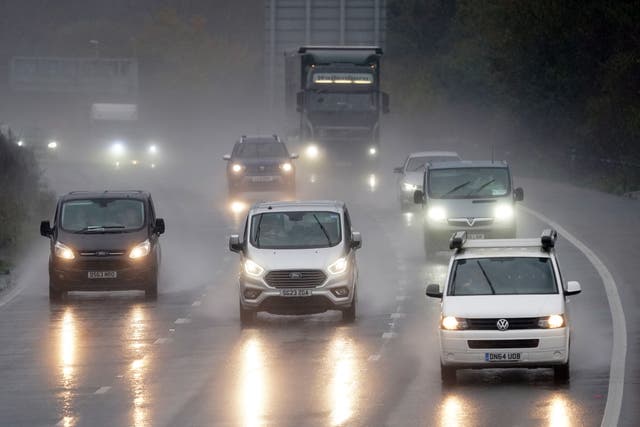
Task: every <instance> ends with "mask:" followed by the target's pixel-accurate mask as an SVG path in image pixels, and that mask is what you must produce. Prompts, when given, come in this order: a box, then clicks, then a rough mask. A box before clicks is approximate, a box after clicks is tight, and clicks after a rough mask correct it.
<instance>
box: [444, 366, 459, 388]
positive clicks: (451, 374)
mask: <svg viewBox="0 0 640 427" xmlns="http://www.w3.org/2000/svg"><path fill="white" fill-rule="evenodd" d="M440 378H441V379H442V384H444V385H455V384H456V382H457V381H458V375H457V372H456V368H454V367H452V366H445V365H443V364H442V363H440Z"/></svg>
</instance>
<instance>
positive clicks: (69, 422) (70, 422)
mask: <svg viewBox="0 0 640 427" xmlns="http://www.w3.org/2000/svg"><path fill="white" fill-rule="evenodd" d="M74 421H75V418H73V417H64V418H61V419H60V421H58V424H56V427H63V426H70V425H73V424H75V423H74Z"/></svg>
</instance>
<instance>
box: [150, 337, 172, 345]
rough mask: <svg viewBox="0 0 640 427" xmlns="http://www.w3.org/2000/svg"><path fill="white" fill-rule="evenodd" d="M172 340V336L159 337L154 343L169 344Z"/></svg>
mask: <svg viewBox="0 0 640 427" xmlns="http://www.w3.org/2000/svg"><path fill="white" fill-rule="evenodd" d="M170 342H171V338H158V339H157V340H155V341H154V342H153V343H154V344H156V345H157V344H167V343H170Z"/></svg>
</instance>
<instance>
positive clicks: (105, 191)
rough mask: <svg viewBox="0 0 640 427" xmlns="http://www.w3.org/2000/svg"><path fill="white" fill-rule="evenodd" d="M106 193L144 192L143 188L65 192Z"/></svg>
mask: <svg viewBox="0 0 640 427" xmlns="http://www.w3.org/2000/svg"><path fill="white" fill-rule="evenodd" d="M89 193H91V194H108V193H144V191H143V190H104V191H100V190H95V191H91V190H76V191H70V192H68V193H67V194H89Z"/></svg>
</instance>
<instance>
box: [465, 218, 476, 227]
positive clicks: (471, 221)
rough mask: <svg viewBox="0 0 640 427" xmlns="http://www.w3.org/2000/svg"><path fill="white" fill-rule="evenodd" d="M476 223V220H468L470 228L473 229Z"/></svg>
mask: <svg viewBox="0 0 640 427" xmlns="http://www.w3.org/2000/svg"><path fill="white" fill-rule="evenodd" d="M475 223H476V219H475V218H467V224H468V225H469V227H473V224H475Z"/></svg>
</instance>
